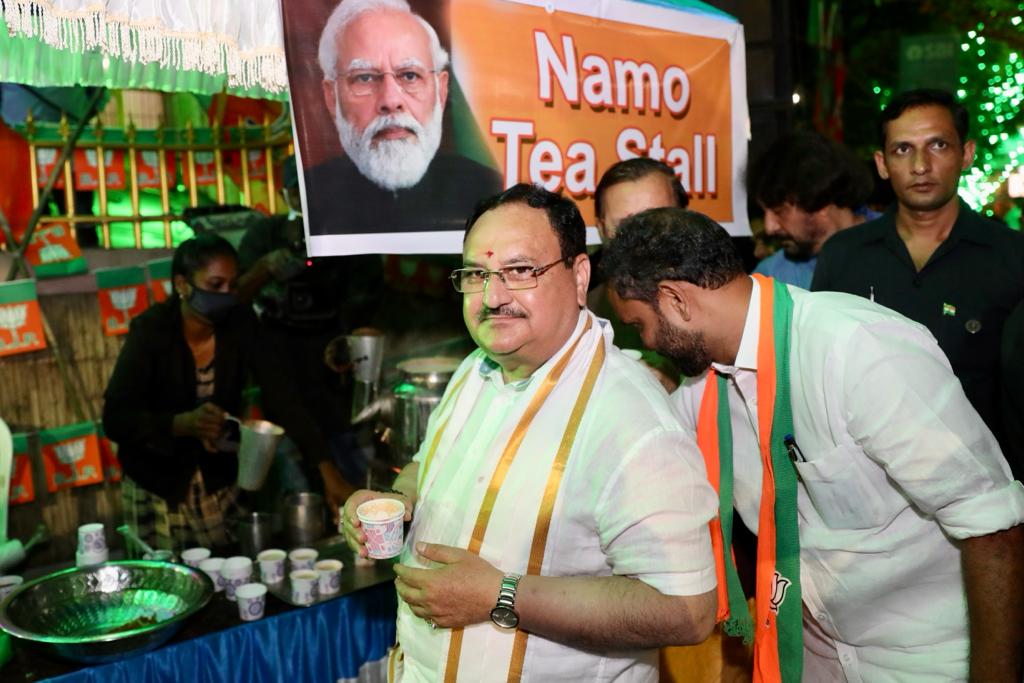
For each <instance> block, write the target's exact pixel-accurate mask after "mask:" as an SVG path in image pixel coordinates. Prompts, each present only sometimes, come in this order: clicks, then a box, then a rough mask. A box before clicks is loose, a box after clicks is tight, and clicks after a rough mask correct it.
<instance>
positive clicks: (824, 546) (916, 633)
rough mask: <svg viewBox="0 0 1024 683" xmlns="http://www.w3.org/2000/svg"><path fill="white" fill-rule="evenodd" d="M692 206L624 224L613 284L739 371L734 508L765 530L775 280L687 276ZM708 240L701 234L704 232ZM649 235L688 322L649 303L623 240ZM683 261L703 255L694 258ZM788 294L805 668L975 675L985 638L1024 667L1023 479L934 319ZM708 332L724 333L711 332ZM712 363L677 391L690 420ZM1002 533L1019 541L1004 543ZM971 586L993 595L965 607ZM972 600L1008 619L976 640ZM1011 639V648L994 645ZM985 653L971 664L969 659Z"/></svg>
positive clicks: (940, 677)
mask: <svg viewBox="0 0 1024 683" xmlns="http://www.w3.org/2000/svg"><path fill="white" fill-rule="evenodd" d="M692 216H693V215H692V214H691V215H690V216H689V217H688V216H686V215H684V214H676V215H674V216H673V215H661V216H655V215H644V214H641V215H640V216H638V217H637V219H635V222H634V223H633V224H627V225H626V226H625V227H624V228H623V230H622V231H621V232H620V236H623V241H621V242H619V243H618V244H617V245H615V246H613V247H612V257H611V259H612V260H611V261H610V262H609V263H610V264H611V268H612V269H615V273H611V274H610V275H611V277H612V278H613V280H614V281H616V282H624V281H625V282H626V284H625V285H623V286H622V287H619V288H617V294H618V296H616V297H613V304H614V305H616V308H617V309H618V310H619V311H620V313H622V314H623V318H624V320H628V321H629V322H632V323H634V324H637V325H638V326H640V327H642V328H645V329H644V330H643V331H644V333H645V334H644V339H645V343H649V344H651V345H653V346H655V347H656V348H657V349H658V350H659V351H661V352H663V353H667V354H668V355H670V356H675V357H676V358H677V360H678V357H679V356H680V355H681V356H684V357H688V360H690V361H694V360H696V361H698V362H697V363H695V364H696V365H700V364H704V367H705V368H706V367H707V363H708V362H709V361H714V362H711V363H710V364H711V367H712V370H710V371H713V372H717V373H720V374H723V375H725V376H726V377H727V378H728V401H729V407H730V415H731V423H732V437H733V458H734V462H735V467H734V471H735V474H734V498H735V507H736V510H737V511H738V512H739V514H740V515H741V516H742V518H743V521H744V523H745V524H746V525H747V526H748V527H749V528H750V529H751V530H752V531H754V532H755V533H756V532H757V531H758V506H759V502H760V497H761V491H762V481H761V479H762V473H763V469H762V465H761V458H760V456H759V453H758V451H759V448H758V422H757V420H758V410H757V395H758V393H757V377H758V371H759V368H758V354H757V348H758V340H759V338H760V337H761V335H762V334H766V331H765V330H762V329H761V321H760V319H759V315H758V312H759V310H760V302H761V298H762V297H764V296H771V290H770V288H769V289H767V290H766V288H765V287H764V286H763V285H762V284H759V282H758V281H757V280H753V279H751V278H748V277H747V276H745V275H743V274H742V272H740V273H735V274H733V275H731V276H728V277H723V278H722V279H723V280H726V282H725V283H724V284H722V285H721V286H720V287H717V288H714V289H712V288H704V287H700V286H697V285H694V284H692V283H686V285H685V286H682V285H679V284H678V283H679V282H681V281H682V280H681V279H678V278H681V277H682V275H683V273H685V274H686V276H687V277H692V278H695V279H697V280H699V279H701V277H707V274H706V273H705V274H704V275H703V276H702V275H701V274H700V272H701V268H700V267H693V264H694V263H696V261H698V260H699V259H700V258H701V256H700V254H699V253H697V250H696V249H694V248H692V247H684V248H682V249H680V250H678V251H674V250H673V248H672V247H670V246H667V245H669V244H671V243H676V244H678V242H677V241H676V240H677V238H676V237H671V236H670V235H672V233H673V232H674V233H676V234H677V235H678V233H679V232H680V231H684V230H691V229H692V230H693V231H695V232H701V231H703V228H702V227H701V226H700V225H697V223H698V222H697V221H695V219H693V218H692ZM701 218H703V217H701ZM704 220H707V219H704ZM712 225H713V224H712ZM715 227H717V226H715ZM719 229H720V228H719ZM705 232H708V234H709V235H710V231H705ZM722 233H723V234H724V231H722ZM666 235H669V236H668V237H666ZM724 239H726V240H727V239H728V237H727V236H725V237H724ZM711 240H712V237H708V236H706V235H705V236H703V237H701V239H700V240H693V241H694V242H696V241H703V242H704V243H707V242H709V241H711ZM638 244H642V245H643V249H653V250H656V251H659V252H660V253H663V254H664V258H665V259H666V260H667V261H669V262H671V265H670V266H666V268H665V269H664V270H662V271H661V274H658V273H659V266H658V264H652V263H651V262H650V260H649V259H644V263H645V264H646V267H648V268H649V270H648V271H647V273H646V274H645V275H644V277H645V279H647V280H648V281H650V282H653V283H654V286H655V287H662V288H664V287H667V286H669V285H667V284H666V283H672V282H675V283H676V284H673V285H671V287H672V288H674V289H675V290H676V295H678V296H679V297H681V298H683V299H687V303H686V306H687V308H688V310H689V314H688V319H687V320H686V321H685V322H683V321H682V318H676V317H674V316H675V315H676V314H677V313H678V306H677V304H678V303H679V302H678V300H677V301H676V302H675V303H673V302H671V301H668V300H667V299H669V298H671V296H673V295H671V294H669V292H668V291H667V290H665V291H663V292H662V294H663V295H665V298H664V299H658V306H657V308H655V307H652V306H651V305H650V304H646V303H645V302H644V301H643V300H642V299H643V295H642V294H641V291H642V290H643V288H644V285H643V284H642V283H639V282H637V281H636V280H631V279H630V278H629V276H628V275H624V274H625V273H627V272H628V268H629V263H628V261H629V259H628V258H626V259H622V258H617V257H616V255H615V253H614V252H615V251H616V248H617V249H618V250H627V249H633V248H635V245H638ZM622 253H624V252H623V251H620V254H622ZM679 254H685V256H682V257H680V258H676V257H678V256H679ZM688 258H692V259H693V261H692V262H687V263H684V261H686V260H687V259H688ZM719 275H720V274H719ZM659 282H660V283H662V284H661V285H658V283H659ZM631 290H632V292H633V294H632V295H631ZM788 290H789V293H790V296H791V297H792V302H793V309H792V324H791V328H790V329H791V332H790V338H791V344H790V356H789V358H790V366H789V367H790V381H789V389H790V392H791V401H790V402H791V406H792V417H793V429H794V435H795V437H796V442H797V444H798V446H799V451H798V452H796V453H795V456H794V457H795V462H794V463H793V466H794V467H795V468H796V473H797V476H798V478H799V480H798V481H799V483H798V488H797V496H798V497H797V515H798V521H799V534H800V580H801V584H802V586H801V588H802V596H803V604H804V680H807V681H843V680H845V681H871V682H872V683H874V682H876V681H879V682H886V681H892V682H896V681H909V680H913V681H936V682H938V681H951V680H966V679H967V677H968V657H969V650H971V649H976V650H979V651H981V648H982V646H983V645H994V646H995V647H994V648H993V649H992V650H988V653H989V654H988V655H986V657H987V658H989V659H991V658H993V657H1000V656H1005V657H1007V659H1006V660H1005V661H1006V662H1007V664H1006V665H1005V668H1003V669H1002V670H1000V671H999V675H1003V676H1006V677H1007V678H1006V679H1003V680H1019V678H1014V676H1015V675H1014V673H1013V670H1014V667H1015V666H1019V662H1020V660H1019V656H1017V655H1019V653H1015V652H1013V651H1012V647H1013V646H1012V642H1013V639H1014V638H1015V637H1016V636H1014V635H1013V634H1014V633H1020V619H1021V615H1020V614H1019V605H1020V586H1019V585H1002V584H1003V582H1006V583H1011V584H1019V583H1020V578H1019V577H1020V575H1021V566H1020V557H1021V553H1020V552H1019V545H1020V539H1021V534H1020V532H1021V527H1020V526H1018V525H1020V524H1021V523H1022V522H1024V487H1022V486H1021V483H1020V482H1017V481H1013V479H1012V477H1011V476H1010V470H1009V468H1008V466H1007V463H1006V461H1005V459H1004V458H1003V457H1002V455H1001V453H1000V451H999V447H998V444H997V443H996V441H995V439H994V437H993V436H992V433H991V432H990V431H989V430H988V428H987V427H985V425H984V423H983V422H982V421H981V419H980V417H979V416H978V414H977V413H976V412H975V411H974V409H973V408H972V407H971V405H970V403H969V402H968V401H967V398H966V396H965V395H964V392H963V389H962V387H961V386H960V383H959V381H957V379H956V377H955V376H954V375H953V373H952V370H951V369H950V366H949V362H948V361H947V359H946V357H945V356H944V355H943V353H942V351H941V350H940V349H939V347H938V345H937V344H936V342H935V340H934V339H933V338H932V336H931V335H930V334H929V332H928V331H927V329H925V328H924V327H923V326H921V325H918V324H917V323H914V322H912V321H910V320H908V319H906V318H904V317H903V316H901V315H899V314H897V313H895V312H893V311H891V310H889V309H886V308H883V307H881V306H878V305H875V304H873V303H871V302H869V301H867V300H865V299H862V298H859V297H853V296H848V295H844V294H833V293H813V294H812V293H809V292H806V291H804V290H802V289H799V288H796V287H789V288H788ZM656 296H657V295H656ZM712 309H713V310H714V311H715V313H714V314H710V313H708V311H710V310H712ZM673 311H675V313H673ZM700 311H703V313H702V312H700ZM676 320H678V321H680V322H675V321H676ZM684 329H685V330H686V331H687V332H690V333H694V334H698V335H701V336H702V341H701V343H697V344H689V346H690V348H689V349H686V348H684V347H685V346H687V345H686V344H681V343H679V339H680V338H681V335H682V334H684ZM711 329H714V330H717V331H718V332H719V333H720V334H721V338H719V339H715V338H713V337H712V334H713V333H712V332H710V330H711ZM767 333H768V334H770V331H769V332H767ZM673 339H674V341H673ZM691 341H692V340H691ZM698 347H703V348H702V349H700V348H698ZM695 348H697V350H696V351H694V349H695ZM700 361H703V363H702V362H700ZM686 364H688V363H684V365H686ZM689 364H690V365H691V366H692V365H694V363H689ZM694 369H697V368H695V367H691V371H692V370H694ZM706 374H707V373H706V372H704V373H702V374H701V375H700V376H697V377H694V378H693V379H691V380H688V381H686V382H685V383H684V384H683V386H681V387H680V389H679V390H678V391H677V392H676V393H675V394H673V400H674V404H675V405H676V406H677V408H678V411H679V414H680V415H681V418H682V419H683V422H684V424H685V425H686V426H687V428H688V429H690V430H694V431H696V429H697V424H698V415H699V412H700V405H701V400H702V395H703V390H704V379H705V377H706ZM1004 530H1011V531H1004ZM1000 532H1002V534H1001V533H1000ZM976 541H981V542H982V543H984V542H988V541H992V544H991V545H989V546H985V545H980V544H975V542H976ZM1001 541H1007V545H1006V546H1003V545H1001ZM1015 546H1016V547H1017V549H1014V547H1015ZM1004 547H1005V548H1010V550H1009V551H1008V552H1005V553H1004ZM972 553H973V555H972ZM986 554H988V555H991V557H988V558H985V557H983V556H984V555H986ZM979 555H981V556H982V557H979ZM979 561H980V562H981V564H975V565H974V567H975V570H974V571H975V573H977V574H981V576H975V577H973V578H972V579H971V580H966V581H965V571H964V570H962V568H961V564H962V563H963V564H964V566H965V567H970V566H971V563H972V562H975V563H978V562H979ZM989 561H991V562H992V564H989V565H987V566H984V567H983V569H982V571H978V570H977V567H979V566H983V565H986V563H987V562H989ZM1015 573H1016V574H1015ZM1013 576H1017V577H1018V578H1017V579H1016V580H1012V579H1011V580H1009V581H1008V580H1007V577H1013ZM965 582H966V591H965ZM972 582H977V583H975V584H974V585H972ZM972 591H975V595H977V594H978V593H982V594H983V595H982V596H981V597H980V599H978V600H977V601H976V602H975V604H974V605H969V601H970V598H971V592H972ZM1000 593H1002V594H1003V595H1004V596H1005V602H1006V605H1005V608H1006V609H1005V613H1004V611H1003V610H1002V609H1001V606H998V602H999V600H998V598H996V599H995V600H994V601H992V602H987V600H992V598H994V597H995V596H997V595H999V594H1000ZM994 605H995V606H996V607H997V608H995V609H994V608H993V606H994ZM969 607H970V610H969ZM1015 609H1016V610H1017V611H1018V612H1017V614H1013V613H1012V612H1013V610H1015ZM969 611H970V616H971V617H972V619H978V620H985V622H991V623H993V624H999V625H1000V627H999V628H1000V629H1002V630H1003V631H1004V632H1003V633H997V634H996V635H995V637H994V638H992V639H989V638H988V636H986V641H987V642H985V643H978V642H975V643H971V642H970V637H969V636H970V628H969V623H968V612H969ZM1004 620H1008V623H1007V621H1004ZM976 633H979V634H980V633H982V631H981V630H980V629H979V630H978V631H976ZM1003 636H1006V637H1007V640H1008V641H1009V642H1010V643H1011V645H1010V646H1009V647H1010V648H1011V650H1010V651H1009V652H1006V651H1003V652H1000V650H999V645H998V640H999V638H1000V637H1003ZM991 640H995V641H996V642H995V643H992V642H991ZM1018 647H1019V646H1018ZM1014 661H1016V662H1017V664H1016V665H1015V664H1014V663H1013V662H1014ZM986 663H987V662H981V664H982V665H984V664H986ZM978 664H979V662H976V661H974V662H971V666H972V671H974V669H973V667H975V666H977V665H978ZM977 671H980V669H978V670H977ZM975 675H978V674H977V673H976V672H975ZM977 680H997V679H996V678H989V677H986V676H984V675H983V676H982V678H978V679H977Z"/></svg>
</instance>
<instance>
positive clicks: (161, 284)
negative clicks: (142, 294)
mask: <svg viewBox="0 0 1024 683" xmlns="http://www.w3.org/2000/svg"><path fill="white" fill-rule="evenodd" d="M146 272H148V273H149V291H150V292H151V293H152V294H153V301H156V302H157V303H159V302H161V301H167V299H168V298H170V296H171V259H169V258H161V259H153V260H152V261H147V262H146Z"/></svg>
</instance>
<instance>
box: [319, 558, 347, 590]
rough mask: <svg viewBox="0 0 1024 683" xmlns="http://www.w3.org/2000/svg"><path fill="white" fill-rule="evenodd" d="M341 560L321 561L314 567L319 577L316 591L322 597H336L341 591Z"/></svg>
mask: <svg viewBox="0 0 1024 683" xmlns="http://www.w3.org/2000/svg"><path fill="white" fill-rule="evenodd" d="M343 566H344V565H343V564H342V563H341V560H320V561H319V562H317V563H316V564H314V565H313V569H315V570H316V573H317V574H318V575H319V576H318V578H317V582H316V589H317V592H319V594H320V596H321V597H323V596H325V595H334V594H335V593H337V592H338V591H339V590H341V568H342V567H343Z"/></svg>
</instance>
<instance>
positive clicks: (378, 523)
mask: <svg viewBox="0 0 1024 683" xmlns="http://www.w3.org/2000/svg"><path fill="white" fill-rule="evenodd" d="M356 517H358V518H359V523H360V525H362V527H363V533H364V534H366V553H367V555H369V556H370V557H372V558H373V559H375V560H386V559H388V558H390V557H395V556H396V555H398V554H399V553H400V552H402V545H403V543H404V538H403V535H404V531H405V529H404V526H403V525H404V523H405V504H404V503H402V501H400V500H396V499H394V498H374V499H373V500H368V501H366V502H365V503H363V504H362V505H360V506H359V507H357V508H356Z"/></svg>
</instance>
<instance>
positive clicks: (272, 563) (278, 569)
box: [256, 548, 287, 583]
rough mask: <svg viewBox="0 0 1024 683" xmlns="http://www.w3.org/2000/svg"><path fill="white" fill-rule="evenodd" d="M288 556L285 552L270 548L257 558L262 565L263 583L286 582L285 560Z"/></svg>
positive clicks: (261, 577) (261, 578)
mask: <svg viewBox="0 0 1024 683" xmlns="http://www.w3.org/2000/svg"><path fill="white" fill-rule="evenodd" d="M286 556H287V555H286V554H285V552H284V551H283V550H279V549H277V548H270V549H269V550H264V551H263V552H261V553H260V554H259V555H257V556H256V561H257V562H259V563H260V580H261V581H262V582H263V583H280V582H281V581H284V558H285V557H286Z"/></svg>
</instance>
